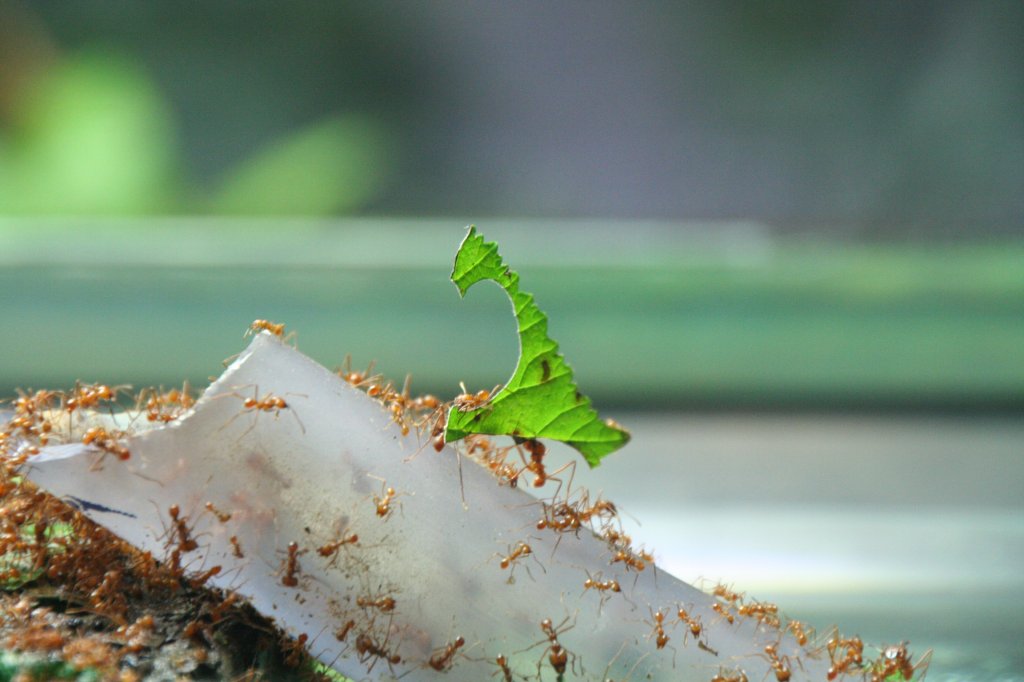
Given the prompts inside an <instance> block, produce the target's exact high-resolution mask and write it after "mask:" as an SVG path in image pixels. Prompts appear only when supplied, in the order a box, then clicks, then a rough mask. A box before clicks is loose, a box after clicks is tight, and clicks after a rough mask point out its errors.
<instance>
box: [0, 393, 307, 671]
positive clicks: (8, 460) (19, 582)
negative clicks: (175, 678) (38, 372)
mask: <svg viewBox="0 0 1024 682" xmlns="http://www.w3.org/2000/svg"><path fill="white" fill-rule="evenodd" d="M119 399H121V400H119ZM194 402H195V399H194V397H193V396H192V395H191V393H190V391H189V389H188V386H187V385H186V386H185V387H183V388H182V389H172V390H170V391H163V390H158V389H145V390H143V391H141V392H140V393H138V394H137V395H136V396H134V400H132V399H130V398H128V389H127V387H125V386H117V387H112V386H107V385H105V384H82V383H79V384H77V385H75V386H74V387H73V388H72V389H71V390H68V391H55V390H38V391H22V392H20V394H19V396H18V397H17V398H15V399H13V400H12V401H10V408H12V409H11V412H13V414H12V415H11V416H10V418H9V419H6V420H5V421H6V423H4V424H3V426H2V428H0V585H2V586H3V588H4V589H3V591H2V592H0V648H2V649H3V650H5V651H8V652H16V655H18V656H22V657H24V660H25V662H24V663H23V664H22V663H19V664H18V665H19V666H23V667H22V669H21V672H20V673H19V674H20V675H21V676H20V677H16V678H15V679H25V680H30V679H49V678H51V676H54V675H56V674H57V673H56V672H54V671H55V670H56V669H55V668H53V662H54V661H59V662H61V664H62V665H64V666H65V667H64V668H62V669H61V670H65V671H67V670H70V671H72V672H74V671H83V672H88V673H89V674H90V675H92V676H93V677H94V678H96V679H103V680H120V681H128V680H141V679H145V678H146V676H147V675H148V674H149V673H150V672H152V670H153V669H154V667H155V666H158V665H163V666H164V667H166V666H168V665H172V666H173V669H174V670H176V671H177V672H178V673H180V674H181V676H182V678H187V677H188V676H189V675H198V676H200V677H204V676H205V677H206V678H209V677H210V675H212V674H215V673H220V674H221V675H222V676H223V677H225V678H226V679H236V678H237V679H252V680H256V679H286V678H288V677H291V678H295V679H298V678H300V677H301V678H304V679H314V678H316V677H317V675H315V674H314V673H313V672H311V671H312V668H309V667H308V666H306V667H305V668H303V669H302V670H301V672H300V671H289V670H288V666H289V665H291V666H293V667H294V666H297V665H299V663H303V662H304V661H305V657H306V655H305V652H304V650H303V648H302V647H301V646H296V645H295V643H294V642H293V641H292V640H290V639H289V638H287V637H285V636H284V635H282V634H281V633H280V631H279V630H277V629H276V628H275V626H274V625H273V624H272V623H271V622H269V621H267V620H266V619H265V618H263V617H262V616H260V615H259V614H257V613H256V612H255V611H254V610H252V609H251V608H250V607H248V606H247V605H246V604H245V603H244V602H243V601H242V600H240V599H239V598H238V595H237V594H235V593H227V594H225V593H224V592H222V591H220V590H215V589H209V588H208V587H206V586H205V583H206V581H207V580H209V578H210V577H211V576H213V575H216V573H217V572H218V570H219V567H212V568H210V569H207V570H206V571H205V572H203V573H200V574H199V575H191V576H188V577H186V576H185V571H184V569H183V568H182V566H181V564H180V561H179V560H178V559H179V558H180V556H181V554H182V552H185V551H188V550H189V549H190V548H191V547H193V545H194V543H195V540H194V539H193V538H192V537H191V534H190V529H189V525H188V518H187V517H185V516H183V515H181V513H180V511H179V510H178V509H176V508H175V507H172V508H170V509H168V510H167V516H168V519H169V524H168V527H169V528H170V533H169V534H168V538H167V549H168V560H165V561H160V560H158V559H157V558H156V557H154V556H153V554H152V553H150V552H142V551H140V550H138V549H136V548H135V547H133V546H132V545H130V544H128V543H126V542H124V541H122V540H121V539H119V538H118V537H116V536H115V535H113V534H112V533H110V532H109V531H107V530H106V529H104V528H103V527H102V526H100V525H97V524H96V523H95V522H93V521H91V520H90V519H88V518H87V517H86V516H85V515H83V514H82V513H81V512H80V511H79V510H78V509H77V508H76V507H75V506H74V503H75V501H74V500H68V501H65V500H61V499H58V498H56V497H54V496H52V495H50V494H48V493H46V492H43V491H41V490H39V489H38V488H36V487H35V486H34V485H33V484H32V483H31V482H29V481H28V480H26V479H25V478H24V476H23V475H22V474H21V472H20V468H21V467H22V465H23V464H24V463H25V462H26V461H27V460H28V459H29V458H31V457H33V456H34V455H36V454H38V453H39V451H40V448H42V447H45V446H47V445H52V444H59V443H66V442H71V441H72V440H80V441H81V442H83V443H84V444H86V445H91V446H92V447H94V448H96V449H98V450H100V451H101V452H102V453H104V455H110V456H112V457H115V458H116V459H117V460H127V459H130V457H131V453H130V451H129V450H128V448H127V447H126V445H125V437H126V436H127V433H125V432H121V431H117V430H115V429H112V428H108V427H103V426H91V427H88V428H85V429H84V430H83V429H77V430H75V429H72V428H71V420H72V419H73V418H77V417H79V416H83V415H84V414H85V412H86V411H87V410H91V411H95V410H110V411H111V413H112V412H113V410H114V409H115V408H116V407H124V406H127V407H128V408H129V409H134V410H135V412H136V413H137V414H138V415H139V416H138V417H137V418H138V419H145V420H146V421H150V422H159V423H168V422H170V421H173V420H175V419H177V418H178V417H179V416H180V415H182V414H184V413H185V412H186V411H187V410H188V409H189V408H191V407H192V405H193V404H194ZM73 434H76V435H73ZM215 511H216V510H214V513H215ZM240 550H241V548H239V551H240ZM215 635H216V636H215ZM225 637H226V638H227V639H228V640H229V641H234V642H236V643H238V646H235V647H234V648H233V647H232V646H231V645H227V646H223V645H221V644H218V643H217V642H218V641H220V640H222V639H224V638H225ZM168 647H170V648H168ZM161 649H166V650H167V652H168V656H166V657H164V658H165V659H166V660H164V661H162V662H161V661H158V659H160V657H161V655H160V651H161ZM261 650H262V651H275V650H276V651H278V656H277V658H276V659H274V657H273V656H270V657H269V660H268V657H267V656H266V654H261ZM171 654H173V655H171ZM261 655H262V657H263V658H262V660H261V661H260V664H259V666H257V665H256V661H257V659H258V658H259V657H260V656H261ZM167 661H171V663H167ZM44 664H45V665H44ZM63 674H64V673H61V675H63ZM69 674H70V673H69ZM62 679H63V677H62ZM75 679H78V677H75Z"/></svg>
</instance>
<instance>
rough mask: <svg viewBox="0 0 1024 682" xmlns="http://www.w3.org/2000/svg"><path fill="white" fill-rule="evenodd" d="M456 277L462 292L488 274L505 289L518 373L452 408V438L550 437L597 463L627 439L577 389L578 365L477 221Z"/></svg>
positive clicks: (463, 247)
mask: <svg viewBox="0 0 1024 682" xmlns="http://www.w3.org/2000/svg"><path fill="white" fill-rule="evenodd" d="M451 279H452V282H453V283H454V284H455V286H456V287H458V289H459V294H460V295H461V296H465V295H466V291H467V290H468V289H469V288H470V287H471V286H473V285H474V284H476V283H477V282H480V281H483V280H485V279H490V280H494V281H495V282H496V283H497V284H498V285H499V286H500V287H501V288H502V289H504V290H505V293H506V294H508V297H509V298H510V299H511V300H512V307H513V310H514V311H515V315H516V322H517V325H518V328H519V363H518V364H517V365H516V370H515V372H514V373H513V374H512V378H511V379H509V380H508V382H507V383H506V384H505V386H504V388H502V389H501V390H500V391H499V392H498V393H497V395H495V396H492V397H491V400H490V401H489V402H488V403H487V404H486V405H484V406H483V407H479V408H477V409H466V410H463V409H460V408H458V407H452V408H451V410H449V413H448V425H447V429H446V431H445V440H446V441H448V442H452V441H456V440H459V439H460V438H465V437H466V436H468V435H469V434H472V433H479V434H489V435H508V436H513V437H515V438H519V439H531V438H549V439H551V440H558V441H562V442H564V443H567V444H568V445H571V446H572V447H574V448H575V449H576V450H578V451H579V453H580V454H582V455H583V457H584V458H585V459H586V460H587V463H588V464H589V465H590V466H592V467H595V466H597V465H598V464H600V462H601V458H602V457H605V456H606V455H608V454H610V453H612V452H614V451H615V450H618V449H619V448H621V447H622V446H623V445H625V444H626V443H627V442H628V441H629V432H628V431H626V430H625V429H623V428H621V427H619V426H618V425H616V424H614V423H612V422H604V421H602V420H601V419H600V417H598V414H597V412H595V411H594V409H593V408H592V407H591V405H590V399H589V398H587V397H586V396H585V395H583V394H582V393H580V391H579V389H577V387H576V383H575V382H574V381H573V376H572V369H570V368H569V365H567V364H566V363H565V359H564V358H563V357H562V355H561V354H560V353H559V352H558V344H557V343H556V342H555V341H554V340H553V339H552V338H551V337H550V336H548V318H547V316H546V315H544V313H542V312H541V311H540V309H539V308H538V307H537V304H536V303H534V301H533V296H532V295H531V294H527V293H523V292H522V291H520V290H519V275H518V274H517V273H515V272H513V271H512V270H510V269H509V267H508V266H507V265H506V264H505V262H504V261H503V260H502V258H501V256H500V255H499V254H498V247H497V245H496V244H494V243H493V242H486V241H484V238H483V236H482V235H479V234H477V232H476V227H470V228H469V233H468V234H467V235H466V238H465V239H464V240H463V242H462V245H461V246H460V247H459V251H458V253H457V254H456V255H455V267H454V269H453V270H452V276H451Z"/></svg>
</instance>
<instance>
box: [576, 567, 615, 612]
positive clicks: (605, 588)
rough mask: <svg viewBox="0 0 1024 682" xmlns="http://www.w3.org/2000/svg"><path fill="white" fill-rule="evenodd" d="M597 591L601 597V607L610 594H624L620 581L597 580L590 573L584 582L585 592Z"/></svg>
mask: <svg viewBox="0 0 1024 682" xmlns="http://www.w3.org/2000/svg"><path fill="white" fill-rule="evenodd" d="M598 578H600V575H598ZM587 590H596V591H597V592H598V593H600V595H601V605H602V606H603V605H604V602H605V600H606V599H608V594H607V593H608V592H622V588H621V587H620V586H619V581H618V580H615V579H614V578H612V579H611V580H595V579H594V578H593V577H592V576H591V575H590V573H589V572H588V573H587V579H586V580H584V581H583V591H584V592H586V591H587Z"/></svg>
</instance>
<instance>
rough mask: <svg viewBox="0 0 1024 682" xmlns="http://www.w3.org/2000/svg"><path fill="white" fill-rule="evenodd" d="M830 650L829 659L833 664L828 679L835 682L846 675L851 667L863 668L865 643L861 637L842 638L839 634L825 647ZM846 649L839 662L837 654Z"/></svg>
mask: <svg viewBox="0 0 1024 682" xmlns="http://www.w3.org/2000/svg"><path fill="white" fill-rule="evenodd" d="M825 646H826V647H827V648H828V657H829V660H830V661H831V662H832V665H831V666H829V669H828V673H827V677H828V679H829V680H834V679H836V678H837V677H839V675H840V674H841V673H846V672H847V671H848V670H849V669H850V668H851V667H856V668H861V667H863V664H864V642H862V641H861V639H860V637H857V636H854V637H850V638H844V637H840V636H839V635H838V634H837V635H836V636H835V637H832V638H830V639H829V640H828V643H827V644H826V645H825ZM839 649H845V650H846V651H845V653H844V654H843V656H842V657H841V658H840V659H839V660H838V661H837V660H836V652H838V651H839Z"/></svg>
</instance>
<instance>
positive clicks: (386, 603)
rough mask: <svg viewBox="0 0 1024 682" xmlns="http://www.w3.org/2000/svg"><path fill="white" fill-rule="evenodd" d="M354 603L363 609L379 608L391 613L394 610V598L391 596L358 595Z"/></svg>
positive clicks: (383, 611)
mask: <svg viewBox="0 0 1024 682" xmlns="http://www.w3.org/2000/svg"><path fill="white" fill-rule="evenodd" d="M356 605H357V606H359V607H360V608H363V609H368V608H375V609H379V610H380V611H381V612H382V613H391V612H392V611H394V610H395V600H394V599H393V598H391V597H377V598H373V597H358V598H357V599H356Z"/></svg>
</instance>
